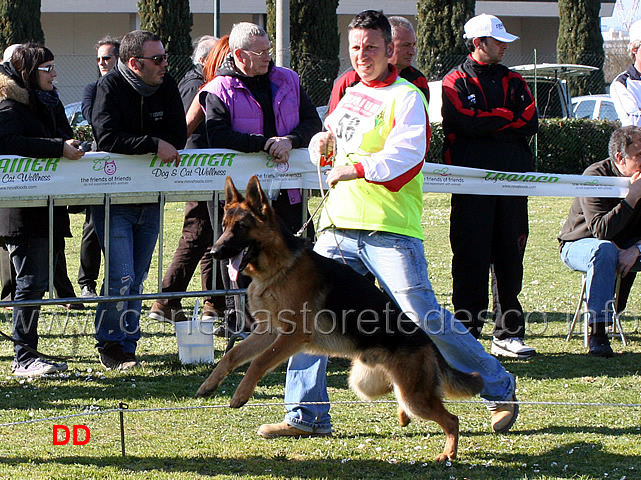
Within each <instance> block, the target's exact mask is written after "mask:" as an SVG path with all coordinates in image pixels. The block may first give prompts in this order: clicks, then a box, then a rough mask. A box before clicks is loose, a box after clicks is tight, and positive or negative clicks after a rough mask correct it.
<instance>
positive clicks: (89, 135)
mask: <svg viewBox="0 0 641 480" xmlns="http://www.w3.org/2000/svg"><path fill="white" fill-rule="evenodd" d="M73 138H75V139H76V140H80V141H81V142H89V143H91V142H93V132H92V131H91V125H79V126H76V127H73Z"/></svg>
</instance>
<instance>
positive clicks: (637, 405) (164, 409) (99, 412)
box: [0, 400, 641, 427]
mask: <svg viewBox="0 0 641 480" xmlns="http://www.w3.org/2000/svg"><path fill="white" fill-rule="evenodd" d="M387 403H397V402H396V400H338V401H332V402H278V403H271V402H270V403H248V404H246V405H244V406H243V408H251V407H254V408H255V407H284V406H287V405H356V404H387ZM443 403H448V404H457V403H460V404H479V405H484V404H485V402H483V401H482V400H444V401H443ZM500 403H501V404H518V405H559V406H573V407H615V408H620V407H625V408H641V403H605V402H553V401H552V402H529V401H522V400H519V401H511V400H510V401H507V400H506V401H501V402H500ZM219 408H220V409H222V408H230V407H229V405H227V404H225V405H198V406H193V407H162V408H160V407H158V408H111V409H109V410H97V411H92V412H83V413H75V414H71V415H61V416H56V417H45V418H38V419H31V420H24V421H20V422H11V423H0V427H11V426H15V425H26V424H29V423H39V422H46V421H52V420H64V419H66V418H75V417H82V416H90V415H103V414H107V413H115V412H127V413H147V412H169V411H174V410H175V411H178V410H206V409H219Z"/></svg>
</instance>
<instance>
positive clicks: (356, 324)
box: [198, 176, 483, 462]
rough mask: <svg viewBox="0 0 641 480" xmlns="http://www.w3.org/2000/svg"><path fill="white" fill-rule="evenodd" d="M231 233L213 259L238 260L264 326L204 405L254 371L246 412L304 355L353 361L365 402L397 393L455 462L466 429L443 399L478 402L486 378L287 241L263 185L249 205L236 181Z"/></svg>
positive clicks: (327, 263) (224, 366) (357, 282)
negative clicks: (279, 372)
mask: <svg viewBox="0 0 641 480" xmlns="http://www.w3.org/2000/svg"><path fill="white" fill-rule="evenodd" d="M223 226H224V231H223V234H222V235H221V236H220V238H219V239H218V241H217V242H216V244H215V245H214V247H213V249H212V252H213V255H214V257H215V258H216V259H218V260H221V259H231V260H230V264H231V266H232V267H231V270H232V272H230V273H231V275H232V276H234V275H235V272H236V271H242V272H244V273H245V274H246V275H248V276H249V277H251V279H252V282H251V284H250V286H249V288H248V298H249V305H250V310H251V312H252V315H253V316H254V318H255V321H256V323H255V325H254V328H253V331H252V333H251V335H249V336H248V337H247V338H246V339H245V340H243V341H242V342H240V343H237V344H236V345H235V346H234V348H232V349H231V350H230V351H229V352H227V353H226V354H225V355H224V356H223V358H222V359H221V360H220V362H219V363H218V365H217V366H216V368H215V369H214V371H213V372H212V374H211V375H210V376H209V378H208V379H207V380H205V382H204V383H203V384H202V385H201V386H200V389H199V390H198V395H200V396H209V395H211V394H212V393H213V392H214V391H215V390H216V389H217V388H218V385H220V383H221V382H222V381H223V379H224V378H225V377H226V376H227V374H229V373H230V372H231V371H233V370H234V369H236V368H237V367H238V366H240V365H242V364H244V363H247V362H249V361H251V365H250V366H249V368H248V370H247V373H246V374H245V376H244V378H243V380H242V381H241V382H240V384H239V385H238V388H236V392H235V393H234V395H233V397H232V399H231V402H230V406H231V407H233V408H239V407H241V406H243V405H244V404H245V403H247V401H248V400H249V397H250V396H251V395H252V394H253V392H254V389H255V388H256V385H257V384H258V381H259V380H260V379H261V378H262V377H263V376H264V375H265V374H266V373H268V372H269V371H271V370H273V369H274V368H275V367H277V366H278V365H279V364H280V363H282V362H284V361H285V360H287V359H288V358H289V357H290V356H292V355H294V354H296V353H299V352H308V353H315V354H323V355H329V356H335V357H344V358H349V359H351V360H352V368H351V371H350V375H349V385H350V387H351V388H352V390H354V391H355V392H356V393H357V394H358V395H359V397H361V398H363V399H373V398H376V397H379V396H381V395H385V394H387V393H389V392H391V391H394V394H395V396H396V399H397V401H398V403H399V408H398V417H399V420H400V422H401V424H402V425H403V426H405V425H407V424H408V423H409V422H410V418H411V417H419V418H422V419H425V420H434V421H435V422H436V423H438V424H439V425H440V426H441V428H442V429H443V431H444V432H445V437H446V442H445V449H444V450H443V453H441V454H440V455H438V456H437V457H436V461H439V462H441V461H445V460H447V459H454V458H455V457H456V451H457V445H458V432H459V421H458V417H456V416H455V415H452V414H451V413H449V412H448V411H447V410H446V409H445V407H444V406H443V402H442V397H443V396H444V395H447V396H448V397H470V396H472V395H475V394H477V393H479V392H480V391H481V388H482V387H483V380H482V378H481V377H480V375H479V374H478V373H473V374H466V373H462V372H460V371H457V370H454V369H452V368H451V367H449V366H448V364H447V363H446V362H445V360H444V359H443V357H442V356H441V354H440V352H439V351H438V349H437V348H436V347H435V346H434V344H433V343H432V341H431V340H430V338H429V337H428V335H427V334H426V333H425V332H424V331H423V330H421V329H420V328H418V327H417V325H416V324H415V323H413V322H412V321H411V320H410V319H409V318H408V317H407V316H405V315H404V314H402V313H401V311H400V308H399V307H398V306H397V305H396V304H395V303H394V302H393V301H392V300H391V299H390V298H389V297H388V296H387V295H386V294H385V293H383V292H382V291H381V290H380V289H379V288H377V287H376V285H375V284H374V283H373V282H371V281H370V280H368V279H366V278H365V277H363V276H361V275H359V274H358V273H356V272H355V271H354V270H352V269H351V268H350V267H348V266H347V265H344V264H342V263H340V262H337V261H335V260H332V259H329V258H325V257H323V256H321V255H319V254H317V253H315V252H314V251H313V250H312V247H311V243H310V242H309V241H307V240H304V239H301V238H297V237H295V236H293V235H292V234H291V233H290V232H289V231H287V229H286V227H285V226H284V225H282V224H281V222H279V219H278V218H277V217H276V214H275V212H274V210H273V209H272V207H271V206H270V204H269V201H268V199H267V196H266V195H265V193H264V192H263V190H262V189H261V187H260V184H259V182H258V179H257V178H256V177H255V176H254V177H252V178H251V179H250V181H249V183H248V185H247V190H246V198H244V197H243V196H242V195H241V194H240V193H239V192H238V190H236V187H235V186H234V183H233V182H232V180H231V178H229V177H227V180H226V183H225V216H224V219H223Z"/></svg>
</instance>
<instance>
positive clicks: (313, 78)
mask: <svg viewBox="0 0 641 480" xmlns="http://www.w3.org/2000/svg"><path fill="white" fill-rule="evenodd" d="M337 8H338V0H316V1H314V2H310V1H307V0H290V3H289V19H290V26H289V28H290V46H291V54H290V57H291V68H292V70H295V71H296V72H297V73H298V74H299V75H300V79H301V84H302V86H303V88H304V89H305V91H306V92H307V94H308V95H309V96H310V98H311V99H312V101H313V102H314V104H315V105H326V104H327V102H328V101H329V95H330V93H331V91H332V84H333V83H334V79H335V78H336V76H337V74H338V68H339V66H340V60H339V57H338V54H339V49H340V34H339V32H338V17H337V16H336V9H337ZM267 32H268V34H269V35H270V37H271V39H272V44H273V45H275V43H276V42H275V35H276V2H275V0H267Z"/></svg>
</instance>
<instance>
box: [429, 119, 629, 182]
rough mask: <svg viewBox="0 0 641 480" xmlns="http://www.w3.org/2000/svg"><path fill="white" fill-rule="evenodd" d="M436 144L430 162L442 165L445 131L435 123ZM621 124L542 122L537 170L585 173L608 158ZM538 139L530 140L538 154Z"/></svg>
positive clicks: (433, 144)
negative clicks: (610, 141) (616, 130)
mask: <svg viewBox="0 0 641 480" xmlns="http://www.w3.org/2000/svg"><path fill="white" fill-rule="evenodd" d="M431 127H432V141H431V143H430V150H429V152H428V154H427V161H428V162H431V163H442V160H441V150H442V148H443V128H442V126H441V124H440V123H432V124H431ZM618 127H619V124H618V122H609V121H607V120H585V119H579V118H553V119H542V120H539V133H538V135H537V138H536V141H537V144H536V146H537V150H538V155H537V162H536V170H537V171H539V172H550V173H552V172H553V173H579V174H580V173H582V172H583V170H585V169H586V168H587V167H588V166H589V165H591V164H593V163H594V162H597V161H599V160H603V159H605V158H607V156H608V142H609V140H610V135H611V134H612V132H613V131H614V130H615V129H616V128H618ZM534 140H535V137H532V139H531V140H530V147H531V148H532V151H533V152H534V150H535V143H534Z"/></svg>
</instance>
